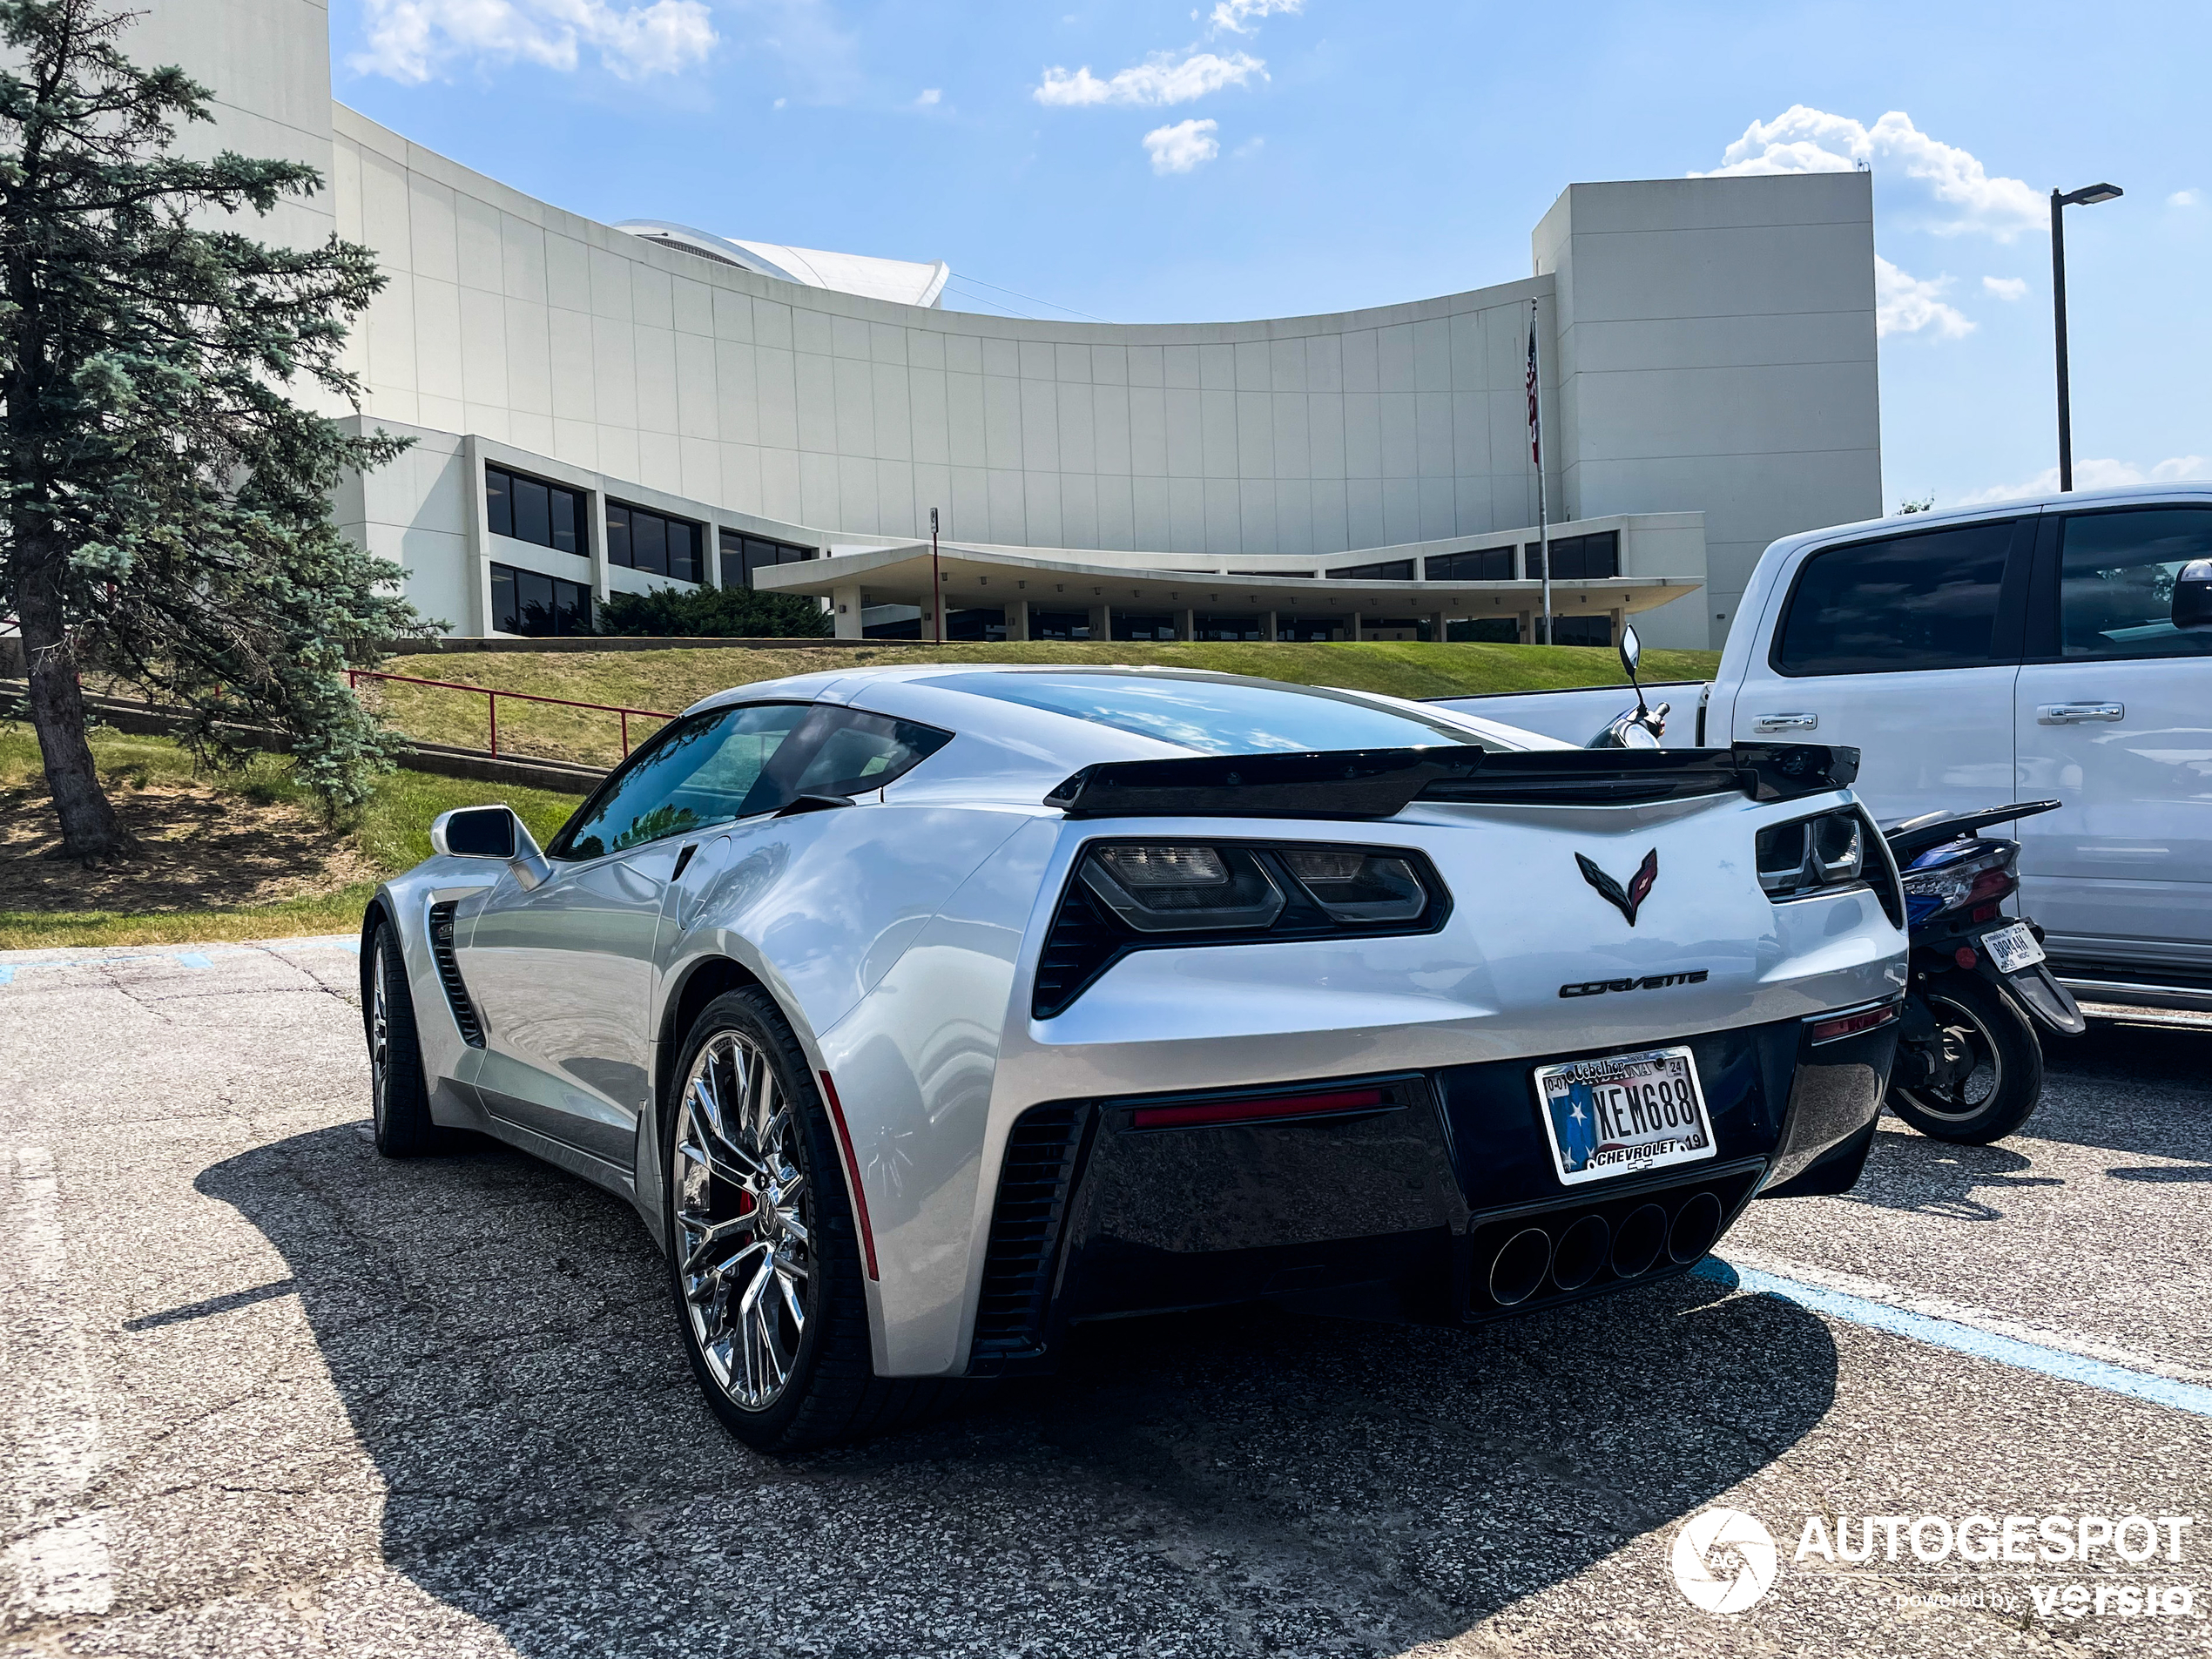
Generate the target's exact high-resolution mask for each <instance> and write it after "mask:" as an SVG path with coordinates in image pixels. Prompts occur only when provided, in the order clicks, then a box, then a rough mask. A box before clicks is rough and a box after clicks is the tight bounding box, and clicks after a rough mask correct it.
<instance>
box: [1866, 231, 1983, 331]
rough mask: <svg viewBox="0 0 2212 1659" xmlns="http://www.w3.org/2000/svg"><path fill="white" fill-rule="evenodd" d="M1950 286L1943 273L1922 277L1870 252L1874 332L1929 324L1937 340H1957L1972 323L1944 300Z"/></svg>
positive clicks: (1911, 329) (1915, 327)
mask: <svg viewBox="0 0 2212 1659" xmlns="http://www.w3.org/2000/svg"><path fill="white" fill-rule="evenodd" d="M1950 286H1951V279H1950V278H1949V277H1947V276H1940V277H1930V278H1928V279H1927V280H1925V281H1923V280H1921V279H1919V277H1916V276H1913V275H1912V274H1910V273H1907V272H1904V271H1900V270H1898V268H1897V266H1894V265H1892V264H1891V263H1890V262H1889V261H1888V260H1885V259H1884V258H1883V257H1882V256H1881V255H1880V254H1878V253H1877V254H1876V255H1875V256H1874V333H1875V334H1876V335H1877V337H1879V336H1881V335H1885V334H1919V332H1920V331H1921V330H1922V329H1923V328H1932V329H1934V330H1935V332H1936V338H1937V339H1939V340H1959V339H1962V338H1963V337H1965V336H1966V335H1967V334H1972V333H1973V331H1974V325H1973V321H1972V320H1969V319H1968V318H1967V316H1966V314H1965V313H1963V312H1961V311H1959V309H1957V308H1956V307H1952V306H1949V305H1946V304H1945V303H1944V300H1943V293H1944V290H1946V288H1948V287H1950Z"/></svg>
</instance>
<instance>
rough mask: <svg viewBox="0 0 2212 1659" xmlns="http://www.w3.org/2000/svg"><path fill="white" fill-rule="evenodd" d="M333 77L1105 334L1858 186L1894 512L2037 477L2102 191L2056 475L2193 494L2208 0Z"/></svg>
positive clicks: (496, 135)
mask: <svg viewBox="0 0 2212 1659" xmlns="http://www.w3.org/2000/svg"><path fill="white" fill-rule="evenodd" d="M331 47H332V53H331V56H332V69H333V77H334V81H335V83H336V86H337V91H338V96H339V97H340V98H341V99H342V100H344V101H345V102H346V103H347V104H350V105H353V106H354V107H355V108H357V109H359V110H361V111H363V112H365V113H367V114H368V115H370V116H372V117H374V118H376V119H377V120H380V121H382V122H384V123H385V124H387V125H390V126H392V127H395V128H396V129H397V130H399V131H400V132H403V133H405V134H407V135H408V137H410V138H414V139H415V140H416V141H418V142H420V143H422V144H425V145H429V146H430V147H432V148H434V149H436V150H439V151H442V152H444V153H446V154H448V155H450V156H452V157H454V158H455V159H457V160H460V161H462V162H464V163H466V164H468V165H471V166H474V167H476V168H478V169H480V170H482V171H483V172H489V173H490V174H492V175H494V176H496V177H497V178H500V179H504V180H506V181H507V182H509V183H510V184H513V185H516V187H518V188H520V189H523V190H525V191H527V192H530V193H531V194H533V195H537V196H541V197H543V198H545V199H549V200H551V201H554V202H557V203H559V204H560V205H562V206H565V207H569V208H571V209H573V210H575V211H576V212H581V213H584V214H587V215H589V216H590V217H592V218H596V219H627V218H650V219H675V220H678V221H681V222H684V223H687V224H692V225H698V226H703V227H705V228H706V229H709V230H713V231H717V232H719V233H723V234H725V235H733V236H743V237H749V238H754V239H762V240H766V241H773V242H785V243H792V244H796V245H799V246H810V247H825V248H833V249H839V250H843V251H848V252H852V253H874V254H882V255H887V256H891V257H894V258H902V259H915V260H934V259H941V260H945V261H946V262H947V263H948V264H949V265H950V266H952V268H953V270H954V273H955V275H954V282H953V285H952V287H951V288H950V290H949V291H948V296H947V300H946V303H948V304H951V305H957V306H959V307H962V308H965V309H970V310H990V309H994V308H998V307H1002V308H1004V309H1008V310H1012V311H1015V312H1018V313H1021V314H1027V315H1037V316H1055V315H1058V316H1066V315H1076V314H1080V315H1089V316H1096V317H1101V318H1105V319H1108V320H1113V321H1117V322H1118V321H1150V320H1215V319H1223V318H1236V317H1257V316H1272V315H1285V314H1298V313H1305V312H1323V311H1333V310H1340V309H1345V308H1348V307H1358V306H1366V305H1375V304H1382V303H1387V302H1391V301H1396V300H1407V299H1413V298H1418V297H1421V296H1425V295H1428V294H1434V293H1451V292H1454V291H1457V290H1460V289H1464V288H1469V287H1480V286H1482V285H1484V284H1486V283H1490V282H1497V281H1503V280H1508V279H1510V278H1514V277H1517V276H1520V275H1522V274H1525V273H1527V269H1528V261H1529V253H1528V233H1529V231H1530V230H1531V229H1532V228H1533V226H1534V224H1535V222H1536V220H1537V219H1539V218H1540V217H1541V215H1542V213H1543V212H1544V210H1545V209H1546V208H1547V207H1548V206H1550V204H1551V202H1552V200H1553V199H1554V197H1556V196H1557V194H1558V193H1559V192H1560V190H1561V188H1562V187H1563V186H1564V185H1567V184H1568V183H1570V182H1573V181H1575V180H1581V179H1635V178H1659V177H1668V176H1679V175H1682V174H1684V173H1689V172H1710V171H1713V170H1716V169H1719V168H1722V167H1723V166H1733V167H1736V168H1737V169H1739V170H1741V169H1746V168H1748V169H1766V170H1771V169H1775V168H1788V167H1804V166H1815V167H1824V166H1844V165H1851V164H1852V163H1853V162H1855V161H1856V160H1858V159H1859V158H1865V159H1866V160H1867V161H1868V163H1869V165H1871V168H1872V171H1873V172H1874V178H1875V203H1876V245H1877V251H1878V255H1879V257H1880V259H1881V260H1882V261H1883V268H1882V270H1881V282H1882V287H1883V300H1884V304H1883V324H1884V330H1885V332H1884V334H1883V338H1882V341H1881V350H1882V412H1883V428H1884V433H1883V443H1884V456H1883V473H1884V488H1885V492H1886V494H1887V496H1888V497H1889V504H1890V505H1891V506H1892V507H1894V506H1895V505H1896V504H1897V503H1898V502H1900V501H1903V500H1905V499H1907V498H1918V497H1923V496H1934V497H1935V498H1936V499H1937V501H1938V502H1941V503H1946V504H1947V503H1950V502H1959V501H1965V500H1971V499H1973V498H1975V497H1977V496H1992V495H1995V494H2006V495H2009V494H2014V493H2018V492H2019V490H2020V489H2022V488H2024V487H2033V488H2050V487H2053V483H2054V481H2053V482H2045V481H2044V479H2043V477H2042V475H2044V474H2045V473H2046V472H2047V471H2053V470H2054V442H2055V440H2054V437H2053V417H2052V412H2051V411H2052V392H2051V346H2050V335H2051V328H2050V310H2049V306H2050V253H2049V242H2048V239H2047V234H2046V232H2045V230H2044V227H2043V210H2042V206H2041V198H2043V197H2044V195H2045V194H2046V193H2047V192H2048V190H2049V189H2050V188H2051V187H2052V186H2053V185H2059V186H2060V187H2062V188H2069V189H2070V188H2073V187H2075V186H2077V185H2084V184H2089V183H2093V182H2095V181H2097V180H2100V179H2110V180H2112V181H2113V182H2114V183H2116V184H2119V185H2121V186H2122V187H2123V188H2125V190H2126V191H2127V192H2128V194H2127V196H2126V197H2125V198H2124V199H2121V200H2120V201H2117V202H2113V203H2109V204H2107V205H2104V206H2097V207H2090V208H2075V209H2071V210H2069V212H2068V217H2067V253H2068V266H2067V291H2068V297H2069V301H2070V308H2071V311H2072V314H2073V321H2074V329H2073V343H2074V449H2075V455H2076V471H2077V481H2078V482H2084V483H2095V482H2107V481H2110V482H2124V481H2127V480H2128V479H2130V478H2134V477H2161V476H2167V477H2170V476H2197V477H2202V476H2208V475H2212V142H2208V140H2212V98H2208V96H2207V94H2206V91H2205V73H2204V65H2205V64H2206V63H2207V61H2208V59H2212V51H2208V49H2209V48H2212V9H2208V8H2206V7H2204V6H2202V4H2195V5H2188V4H2129V3H2126V0H2122V3H2118V4H2111V5H2107V6H2104V7H2101V8H2087V7H2083V6H2080V5H2078V4H2077V5H2071V6H2061V5H2056V4H2047V3H2020V0H2013V3H2007V4H2003V5H1997V4H1959V3H1948V4H1939V5H1936V6H1930V5H1928V4H1926V3H1925V0H1922V3H1919V4H1912V5H1905V4H1885V5H1858V6H1853V5H1847V4H1837V3H1832V0H1827V3H1820V4H1798V5H1788V4H1773V3H1769V4H1764V5H1760V6H1756V7H1752V6H1729V7H1723V6H1720V5H1712V4H1707V5H1699V4H1696V3H1679V0H1678V3H1669V4H1642V5H1629V4H1611V5H1608V4H1588V3H1572V4H1570V3H1561V0H1553V3H1550V4H1548V5H1538V6H1518V7H1508V6H1500V5H1443V4H1418V3H1378V0H1366V3H1363V4H1359V5H1353V4H1351V3H1347V0H1203V3H1201V4H1200V5H1199V6H1198V7H1197V9H1195V10H1194V9H1193V7H1192V5H1191V3H1190V0H1184V3H1180V4H1174V3H1144V0H1134V3H1122V4H1118V5H1113V6H1105V5H1096V4H1078V5H1076V6H1072V7H1069V6H1066V5H1064V4H1063V5H1046V6H1018V5H1010V4H995V3H974V4H969V5H966V6H961V7H943V6H927V5H918V4H913V3H899V0H880V3H862V0H335V3H334V4H333V6H332V41H331ZM987 285H992V286H987ZM1009 291H1010V292H1009ZM1017 295H1022V296H1034V298H1021V297H1016V296H1017ZM1042 302H1049V303H1042Z"/></svg>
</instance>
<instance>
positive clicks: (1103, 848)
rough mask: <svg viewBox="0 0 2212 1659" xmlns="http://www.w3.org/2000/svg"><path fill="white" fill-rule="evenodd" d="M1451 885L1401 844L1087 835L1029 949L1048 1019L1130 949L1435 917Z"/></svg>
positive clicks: (1410, 923) (1408, 926)
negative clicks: (1046, 925)
mask: <svg viewBox="0 0 2212 1659" xmlns="http://www.w3.org/2000/svg"><path fill="white" fill-rule="evenodd" d="M1451 908H1452V895H1451V894H1449V893H1448V892H1447V891H1446V889H1445V887H1444V883H1443V882H1442V880H1440V879H1439V878H1438V876H1437V873H1436V871H1435V869H1434V867H1433V866H1431V865H1430V863H1429V861H1428V860H1427V859H1426V858H1425V857H1423V856H1422V855H1421V854H1420V853H1418V852H1414V851H1413V850H1411V849H1407V848H1398V847H1379V846H1343V845H1341V844H1338V843H1331V842H1312V841H1304V842H1300V841H1261V840H1251V841H1215V840H1209V841H1165V840H1162V841H1136V840H1129V841H1094V842H1092V843H1091V844H1090V845H1089V846H1086V847H1085V848H1084V849H1083V852H1082V856H1081V857H1080V858H1079V859H1078V860H1076V868H1075V873H1074V875H1073V877H1072V878H1071V879H1070V880H1069V883H1068V886H1067V887H1066V888H1065V889H1063V890H1062V894H1061V897H1060V907H1059V908H1058V910H1057V911H1056V912H1055V914H1054V916H1053V920H1052V926H1051V928H1050V930H1049V932H1048V933H1047V934H1046V936H1045V940H1044V942H1043V946H1042V949H1041V950H1040V952H1039V954H1038V958H1037V971H1036V979H1035V983H1034V985H1033V988H1032V991H1031V997H1030V1010H1031V1012H1032V1014H1033V1015H1035V1017H1036V1018H1037V1019H1040V1020H1049V1019H1051V1018H1053V1017H1054V1016H1055V1015H1058V1014H1059V1013H1061V1012H1062V1010H1063V1009H1065V1008H1067V1007H1068V1006H1069V1003H1071V1002H1073V1001H1075V1000H1076V998H1077V997H1079V996H1081V995H1082V993H1083V990H1084V988H1085V987H1087V986H1089V984H1090V983H1091V981H1094V980H1096V978H1097V977H1098V976H1099V975H1100V974H1103V973H1104V972H1105V971H1106V969H1107V968H1109V967H1111V966H1112V965H1113V964H1114V963H1115V962H1116V961H1119V960H1120V959H1121V958H1122V957H1123V955H1125V954H1128V953H1129V952H1130V951H1132V950H1143V949H1148V948H1158V947H1163V946H1172V947H1176V948H1190V947H1194V946H1202V945H1241V944H1259V943H1271V942H1273V941H1278V940H1285V941H1287V940H1314V939H1330V938H1337V937H1344V936H1351V935H1361V934H1410V933H1428V932H1432V931H1433V930H1434V929H1436V928H1438V927H1442V926H1443V925H1444V921H1445V918H1446V917H1447V916H1448V915H1449V914H1451Z"/></svg>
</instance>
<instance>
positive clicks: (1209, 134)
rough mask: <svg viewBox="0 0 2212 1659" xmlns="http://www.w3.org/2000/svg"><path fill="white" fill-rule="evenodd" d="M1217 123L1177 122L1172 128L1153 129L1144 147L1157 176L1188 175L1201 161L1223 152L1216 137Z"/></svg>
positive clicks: (1147, 134) (1146, 136)
mask: <svg viewBox="0 0 2212 1659" xmlns="http://www.w3.org/2000/svg"><path fill="white" fill-rule="evenodd" d="M1218 125H1220V124H1219V123H1218V122H1215V121H1177V123H1176V124H1175V125H1173V126H1171V127H1154V128H1153V129H1152V130H1151V131H1150V132H1148V133H1146V134H1145V135H1144V147H1145V149H1146V150H1147V151H1149V152H1150V153H1151V157H1152V171H1153V172H1157V173H1170V172H1190V170H1191V169H1192V168H1193V167H1196V166H1197V165H1199V164H1200V163H1201V162H1205V161H1211V160H1212V159H1213V158H1215V157H1216V156H1217V155H1219V154H1220V153H1221V145H1220V143H1219V142H1218V141H1217V139H1216V138H1214V136H1213V135H1214V130H1215V128H1216V127H1217V126H1218Z"/></svg>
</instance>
